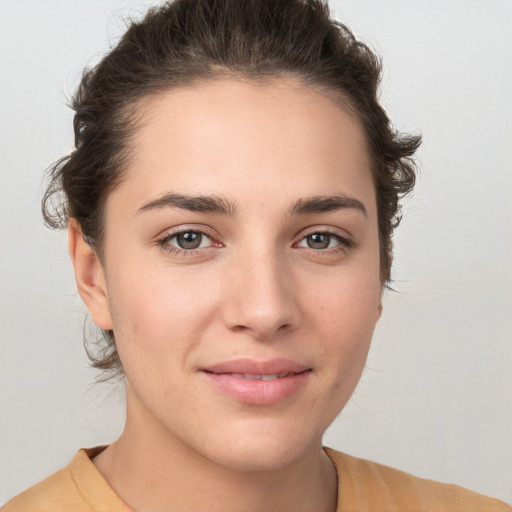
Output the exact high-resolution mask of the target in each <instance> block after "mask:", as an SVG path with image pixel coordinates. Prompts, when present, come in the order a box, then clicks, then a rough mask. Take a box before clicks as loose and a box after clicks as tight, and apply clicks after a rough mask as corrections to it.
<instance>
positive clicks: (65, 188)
mask: <svg viewBox="0 0 512 512" xmlns="http://www.w3.org/2000/svg"><path fill="white" fill-rule="evenodd" d="M226 75H228V76H231V77H234V78H236V79H241V80H243V79H248V80H253V81H254V80H261V79H265V78H268V79H271V78H275V77H280V76H281V77H283V76H287V77H295V78H298V79H299V80H301V81H302V82H303V83H304V84H305V85H307V86H312V87H316V88H318V89H320V90H322V91H324V92H327V93H328V94H330V95H331V96H333V97H334V98H335V99H336V100H337V101H338V102H339V103H340V104H341V105H342V106H344V107H345V108H348V109H349V110H350V111H351V112H352V113H353V114H354V115H355V116H356V117H357V118H358V119H359V121H360V122H361V123H362V126H363V128H364V130H365V134H366V138H367V144H368V148H369V152H370V156H371V162H372V172H373V175H374V180H375V187H376V194H377V212H378V225H379V243H380V267H381V276H382V279H383V281H387V282H389V279H390V270H391V262H392V240H391V237H392V233H393V230H394V228H395V227H396V226H397V225H398V223H399V221H400V206H399V198H400V197H401V196H403V195H404V194H406V193H408V192H410V191H411V190H412V188H413V186H414V182H415V166H414V162H413V161H412V159H411V157H412V155H413V154H414V152H415V151H416V149H417V148H418V146H419V145H420V142H421V138H420V137H419V136H407V135H403V134H399V133H397V132H396V131H395V130H394V128H393V127H392V125H391V123H390V121H389V119H388V117H387V115H386V113H385V112H384V110H383V108H382V107H381V106H380V104H379V102H378V86H379V82H380V76H381V65H380V60H379V58H378V57H377V56H376V55H375V54H374V53H372V51H371V50H370V49H369V48H368V47H367V46H366V45H364V44H363V43H361V42H360V41H358V40H356V39H355V37H354V36H353V34H352V32H351V31H350V30H349V29H348V28H347V27H346V26H344V25H343V24H341V23H340V22H338V21H335V20H333V19H332V18H331V17H330V14H329V8H328V6H327V4H326V3H325V2H324V1H322V0H175V1H173V2H167V3H165V4H163V5H161V6H159V7H155V8H152V9H150V10H149V11H148V13H147V15H146V16H145V18H144V19H143V20H142V21H140V22H133V23H132V24H131V25H130V27H129V29H128V30H127V32H126V33H125V34H124V36H123V37H122V39H121V40H120V42H119V43H118V44H117V46H115V47H114V49H113V50H112V51H111V52H110V53H109V54H107V55H106V56H105V57H104V58H103V60H102V61H101V62H100V63H99V64H98V65H97V66H96V67H95V68H93V69H90V70H86V71H85V72H84V75H83V78H82V81H81V83H80V86H79V88H78V91H77V93H76V95H75V97H74V99H73V103H72V108H73V109H74V110H75V118H74V131H75V146H76V148H75V150H74V151H73V152H72V153H71V154H70V155H67V156H65V157H64V158H62V159H61V160H59V161H57V162H56V163H55V164H54V165H53V166H52V167H51V168H50V170H49V185H48V188H47V190H46V193H45V195H44V198H43V201H42V207H43V216H44V219H45V221H46V223H47V224H48V225H49V226H51V227H53V228H58V227H65V226H66V224H67V221H68V220H69V219H75V220H76V221H77V222H78V223H79V225H80V228H81V230H82V233H83V236H84V238H85V239H86V240H87V241H88V243H89V244H90V245H91V246H92V247H93V248H94V249H95V250H96V251H97V253H98V254H99V256H100V257H101V249H102V245H103V230H102V228H103V222H102V214H103V206H104V204H105V200H106V198H107V196H108V194H109V192H110V191H111V190H112V189H113V188H114V187H115V186H116V184H118V183H119V181H120V180H121V179H122V175H123V171H124V169H125V168H126V164H127V162H128V161H129V158H130V149H129V141H130V136H131V134H132V133H133V132H134V130H135V129H136V127H137V118H136V114H137V105H138V104H139V103H140V100H141V99H143V98H146V97H148V96H149V95H151V94H155V93H158V92H161V91H164V90H168V89H169V88H173V87H182V86H186V85H191V84H193V83H197V82H199V81H204V80H211V79H215V78H218V77H221V76H226ZM104 335H105V341H106V343H104V344H103V346H102V347H101V348H100V351H99V353H96V354H93V353H92V351H91V350H89V349H88V348H87V345H86V349H87V352H88V355H89V358H90V359H91V362H92V364H93V366H95V367H96V368H100V369H104V370H107V371H108V372H109V375H110V374H121V373H122V366H121V362H120V360H119V356H118V354H117V349H116V345H115V339H114V334H113V332H112V331H106V332H104Z"/></svg>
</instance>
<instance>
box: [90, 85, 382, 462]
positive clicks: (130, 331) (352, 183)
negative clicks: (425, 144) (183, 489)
mask: <svg viewBox="0 0 512 512" xmlns="http://www.w3.org/2000/svg"><path fill="white" fill-rule="evenodd" d="M141 116H142V117H141V119H140V127H139V129H138V130H137V131H136V133H135V136H134V139H133V141H132V146H131V147H132V148H133V159H132V160H131V162H130V165H129V169H128V172H127V174H126V176H125V178H124V180H123V181H122V183H121V184H120V185H119V186H118V187H117V188H116V189H115V190H114V191H113V192H112V193H111V195H110V196H109V198H108V201H107V203H106V215H105V240H106V244H105V248H104V261H103V267H100V273H99V274H98V276H99V277H98V282H99V288H100V289H101V290H103V292H104V293H105V296H106V301H105V303H104V306H103V309H102V306H96V307H92V308H90V309H91V314H92V316H93V320H95V321H96V323H98V324H99V325H100V326H101V327H103V328H106V329H110V328H112V329H113V330H114V333H115V337H116V340H117V346H118V350H119V354H120V357H121V360H122V363H123V366H124V369H125V372H126V380H127V394H128V422H127V428H128V427H130V425H133V426H136V427H133V428H137V429H140V430H139V434H138V435H147V436H151V437H152V438H153V439H160V440H167V441H168V442H169V443H171V444H172V443H174V445H176V444H177V445H179V446H182V447H184V448H186V449H192V450H193V451H194V452H195V453H198V454H200V455H202V456H205V457H207V458H208V459H209V460H213V461H215V462H217V463H219V464H221V465H225V466H228V467H232V468H238V469H271V468H278V467H283V466H285V465H286V464H289V463H291V462H293V461H294V460H298V459H299V458H300V457H301V456H302V455H304V454H305V453H307V452H308V450H313V449H314V450H317V449H318V447H319V446H320V444H321V438H322V435H323V433H324V431H325V430H326V428H327V427H328V426H329V424H330V423H331V422H332V421H333V420H334V418H335V417H336V416H337V415H338V413H339V412H340V411H341V409H342V408H343V406H344V405H345V404H346V402H347V400H348V399H349V397H350V395H351V393H352V392H353V390H354V387H355V386H356V383H357V382H358V380H359V377H360V374H361V372H362V370H363V366H364V363H365V359H366V356H367V352H368V349H369V346H370V340H371V337H372V333H373V330H374V327H375V324H376V322H377V320H378V318H379V315H380V309H381V306H380V304H381V302H380V301H381V292H382V283H381V279H380V274H379V244H378V230H377V214H376V199H375V190H374V185H373V181H372V176H371V173H370V168H369V167H370V164H369V160H368V156H367V151H366V149H365V140H364V135H363V132H362V129H361V127H360V126H359V124H358V122H356V121H355V120H354V118H353V117H352V116H351V115H349V114H347V113H346V112H345V111H343V110H342V109H341V108H340V107H338V106H336V105H335V104H334V103H333V102H332V101H331V100H329V99H328V98H326V97H325V96H322V95H320V94H318V93H317V92H313V91H312V90H310V89H306V88H305V87H303V86H301V85H300V84H299V83H298V82H294V81H291V80H284V79H281V80H275V81H273V82H268V83H266V84H265V85H262V84H259V85H255V84H253V83H249V82H238V81H231V80H227V79H226V80H217V81H212V82H209V83H203V84H201V85H199V86H196V87H195V88H183V89H174V90H172V91H169V92H167V93H165V94H161V95H158V96H154V97H152V98H150V99H149V100H147V101H146V102H145V104H144V109H143V111H142V114H141ZM167 441H165V442H167Z"/></svg>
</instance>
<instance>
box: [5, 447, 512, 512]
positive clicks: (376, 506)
mask: <svg viewBox="0 0 512 512" xmlns="http://www.w3.org/2000/svg"><path fill="white" fill-rule="evenodd" d="M102 449H103V447H97V448H92V449H89V450H84V449H82V450H80V451H79V452H78V453H77V454H76V455H75V457H74V459H73V460H72V462H71V464H70V465H69V466H67V467H65V468H64V469H61V470H60V471H57V473H54V474H53V475H52V476H50V477H48V478H47V479H46V480H43V481H42V482H40V483H38V484H37V485H35V486H33V487H31V488H30V489H28V490H26V491H25V492H23V493H21V494H20V495H18V496H16V497H15V498H13V499H12V500H11V501H9V502H8V503H7V504H6V505H5V506H4V507H3V508H2V509H1V512H130V508H129V507H128V506H127V505H126V504H125V503H123V501H122V500H121V498H119V496H117V495H116V493H115V492H114V491H113V490H112V488H111V487H110V486H109V485H108V483H107V482H106V481H105V479H104V478H103V477H102V476H101V474H100V473H99V472H98V470H97V469H96V467H95V466H94V464H93V463H92V462H91V458H92V457H94V456H95V455H97V454H98V453H99V452H100V451H101V450H102ZM325 452H326V453H327V455H328V456H329V457H330V459H331V460H332V461H333V462H334V465H335V466H336V471H337V472H338V505H337V507H336V512H511V511H512V509H511V507H509V506H508V505H506V504H505V503H503V502H501V501H499V500H495V499H492V498H487V497H485V496H482V495H481V494H477V493H474V492H471V491H468V490H466V489H462V488H461V487H458V486H456V485H449V484H440V483H438V482H434V481H432V480H425V479H423V478H417V477H415V476H412V475H409V474H407V473H404V472H402V471H398V470H396V469H392V468H389V467H387V466H383V465H381V464H376V463H374V462H370V461H367V460H364V459H357V458H355V457H351V456H349V455H345V454H343V453H340V452H337V451H335V450H331V449H330V448H325ZM312 512H314V511H312Z"/></svg>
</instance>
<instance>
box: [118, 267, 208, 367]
mask: <svg viewBox="0 0 512 512" xmlns="http://www.w3.org/2000/svg"><path fill="white" fill-rule="evenodd" d="M126 266H128V267H130V266H131V268H137V267H136V266H134V265H133V266H132V265H129V264H127V265H123V266H120V267H118V268H117V269H116V270H115V271H113V272H111V273H110V275H109V283H108V288H109V302H110V308H111V312H112V318H113V324H114V335H115V337H116V342H117V346H118V349H119V354H120V356H121V359H122V360H123V364H125V361H126V364H127V365H129V364H130V363H129V360H131V359H133V360H134V361H136V362H137V366H139V367H140V365H142V364H143V363H148V365H149V364H151V365H153V366H154V369H155V370H156V371H158V367H159V366H161V367H164V366H165V367H166V368H168V367H169V365H173V364H179V362H180V361H182V360H183V359H184V358H186V355H187V354H188V353H189V352H190V351H192V350H193V349H194V347H195V346H196V345H197V343H198V342H199V339H198V338H199V333H200V332H201V331H202V330H203V328H204V326H205V325H206V324H207V323H209V322H210V321H211V318H212V316H214V314H215V309H216V303H217V301H218V298H217V297H216V295H215V292H214V290H215V289H218V287H215V286H212V283H211V279H208V277H207V276H204V275H203V274H202V273H201V272H194V273H190V272H186V271H179V270H177V269H171V268H169V267H167V268H166V267H159V266H158V265H154V266H153V267H152V268H151V269H145V270H144V271H139V272H138V273H133V272H132V273H131V274H130V272H129V271H128V268H124V267H126ZM182 274H185V275H182ZM206 283H208V286H205V285H206ZM125 368H126V366H125Z"/></svg>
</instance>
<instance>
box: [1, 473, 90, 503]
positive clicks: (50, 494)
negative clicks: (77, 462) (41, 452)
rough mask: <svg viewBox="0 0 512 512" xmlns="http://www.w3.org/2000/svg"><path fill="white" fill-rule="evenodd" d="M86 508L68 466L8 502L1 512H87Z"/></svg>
mask: <svg viewBox="0 0 512 512" xmlns="http://www.w3.org/2000/svg"><path fill="white" fill-rule="evenodd" d="M71 507H72V508H71ZM85 507H87V503H86V502H84V501H83V499H82V497H81V496H80V493H79V491H78V489H77V488H76V486H75V484H74V482H73V477H72V475H71V471H70V468H69V466H67V467H66V468H64V469H61V470H60V471H57V472H56V473H54V474H53V475H51V476H49V477H48V478H46V479H45V480H43V481H42V482H39V483H38V484H36V485H34V486H32V487H30V488H29V489H27V490H26V491H24V492H22V493H21V494H19V495H18V496H15V497H14V498H13V499H12V500H10V501H9V502H7V504H6V505H5V506H4V507H3V508H2V509H1V512H22V511H23V512H36V511H37V512H42V511H45V510H48V511H50V510H51V511H52V512H54V511H55V512H60V511H64V510H76V511H77V512H81V511H82V510H86V508H85Z"/></svg>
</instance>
